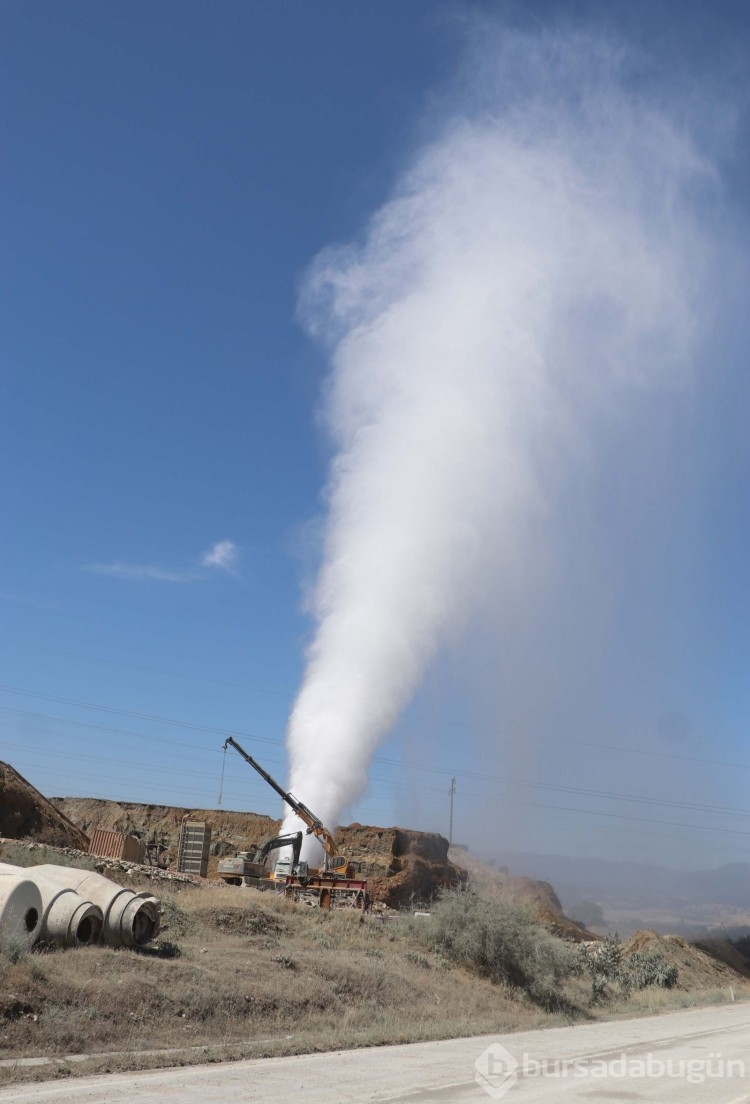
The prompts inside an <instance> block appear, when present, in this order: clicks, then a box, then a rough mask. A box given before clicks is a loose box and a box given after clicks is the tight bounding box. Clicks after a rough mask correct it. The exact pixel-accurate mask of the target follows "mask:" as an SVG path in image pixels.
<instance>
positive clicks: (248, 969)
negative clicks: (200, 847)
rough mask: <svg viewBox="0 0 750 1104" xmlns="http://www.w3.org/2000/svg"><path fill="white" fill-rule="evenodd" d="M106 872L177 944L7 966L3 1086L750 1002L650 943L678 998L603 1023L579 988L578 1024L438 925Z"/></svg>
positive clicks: (39, 856)
mask: <svg viewBox="0 0 750 1104" xmlns="http://www.w3.org/2000/svg"><path fill="white" fill-rule="evenodd" d="M0 857H2V859H3V860H4V861H10V862H15V863H18V864H19V865H28V864H29V863H33V862H36V861H40V860H41V861H58V860H62V861H67V862H68V863H76V864H79V863H81V862H82V861H83V859H82V857H81V856H80V855H78V854H76V853H74V852H70V851H69V852H65V851H62V850H60V851H55V849H53V848H51V847H40V846H39V845H37V844H33V843H32V844H29V843H24V842H9V841H4V842H3V843H2V844H0ZM88 861H89V862H90V863H91V864H92V865H93V864H94V863H95V862H96V860H94V859H89V860H88ZM99 865H100V866H101V864H99ZM485 869H487V870H488V881H489V883H492V881H493V879H492V877H491V876H490V875H491V874H492V873H493V872H491V871H489V868H485ZM105 873H107V874H108V875H109V876H110V877H114V878H115V880H118V881H120V882H122V883H124V884H127V885H130V886H132V887H133V888H138V887H140V886H141V885H142V886H144V887H149V888H151V889H152V890H153V891H154V892H158V893H159V894H160V895H161V897H162V901H163V905H164V916H163V925H164V926H163V931H162V933H161V936H160V938H159V940H158V941H157V942H156V943H155V944H153V945H150V946H148V947H146V948H145V949H143V950H142V951H139V952H134V951H129V950H113V949H111V948H108V947H104V946H101V947H90V948H82V949H79V950H69V951H51V952H49V953H37V952H32V953H25V954H20V955H18V956H17V957H16V956H13V955H11V956H8V955H7V954H6V955H5V956H0V973H1V974H2V986H1V987H0V1084H2V1083H4V1082H9V1081H11V1080H14V1081H15V1080H38V1079H43V1078H49V1077H56V1076H70V1075H83V1074H84V1073H91V1072H97V1071H102V1072H103V1071H108V1070H118V1069H144V1068H154V1067H159V1066H166V1065H184V1064H188V1063H194V1062H206V1061H223V1060H228V1059H237V1058H249V1057H262V1056H271V1055H281V1054H292V1053H308V1052H314V1051H323V1050H336V1049H341V1048H345V1047H353V1046H376V1045H381V1044H385V1043H404V1042H416V1041H420V1040H427V1039H440V1038H454V1037H460V1036H466V1035H474V1034H481V1033H493V1032H507V1031H515V1030H521V1029H530V1028H533V1027H541V1026H545V1025H550V1026H551V1025H554V1024H558V1025H561V1024H563V1023H565V1022H570V1020H571V1018H572V1019H573V1020H574V1021H578V1020H580V1022H584V1021H593V1020H597V1019H606V1018H610V1017H612V1016H620V1015H622V1016H625V1015H628V1016H632V1015H634V1014H638V1013H649V1012H656V1011H661V1010H667V1009H672V1008H680V1007H686V1006H693V1005H698V1004H703V1003H709V1002H713V1001H728V1000H731V999H744V998H745V997H750V982H748V981H747V980H746V978H745V977H743V976H742V973H740V972H738V969H736V968H735V967H737V966H738V963H737V962H734V963H731V964H730V963H729V962H724V961H721V960H720V959H719V958H717V957H715V956H713V955H712V954H709V953H707V952H706V951H703V950H700V949H698V948H695V947H692V946H691V945H690V944H687V943H685V942H684V941H683V940H674V941H672V940H670V939H669V938H668V937H666V938H665V937H660V936H656V935H654V934H653V933H641V934H640V936H639V937H637V938H638V942H637V944H634V946H635V945H637V946H638V947H643V946H645V945H649V944H651V943H653V945H654V946H658V949H659V950H661V951H662V953H665V954H666V955H667V957H669V958H670V960H671V959H674V960H676V961H678V963H679V966H680V978H679V981H678V985H677V987H676V988H675V989H673V990H671V991H665V990H653V989H651V990H645V991H643V992H642V993H637V994H635V995H634V996H633V997H632V998H631V999H630V1000H629V1001H627V1002H624V1001H623V1002H622V1003H621V1004H620V1003H618V1002H617V1001H614V1002H610V1003H609V1004H608V1005H606V1006H604V1007H600V1008H595V1009H592V1008H591V1007H590V1006H589V1003H588V1000H587V994H586V983H585V982H584V980H583V979H572V980H571V981H570V982H569V983H567V984H568V996H569V1006H568V1008H567V1009H566V1012H565V1014H564V1015H563V1014H561V1013H548V1012H545V1011H543V1010H542V1009H540V1008H539V1007H537V1006H535V1005H534V1004H533V1003H532V1002H530V1001H529V1000H528V999H527V998H526V997H525V996H524V995H523V994H522V993H519V992H518V991H513V990H511V989H509V988H506V987H503V986H499V985H497V984H494V983H492V982H491V981H489V980H488V979H486V978H483V977H480V976H477V974H476V973H474V972H470V971H469V970H466V969H463V968H461V967H459V966H457V965H455V964H454V963H452V962H449V961H447V960H446V959H445V958H444V957H443V956H442V955H440V954H437V953H434V952H432V951H430V950H428V949H426V947H425V944H424V941H423V940H422V939H420V938H419V931H418V929H417V928H416V927H415V925H419V924H421V923H424V922H425V920H424V918H419V917H414V916H413V915H412V913H411V911H406V910H405V911H403V912H400V913H396V912H392V911H391V910H383V911H380V912H374V913H372V914H370V915H367V916H362V915H361V914H359V913H356V912H353V911H349V910H341V911H334V912H332V913H324V912H321V911H320V910H318V909H314V908H310V907H304V906H299V905H293V904H290V903H289V902H286V901H284V899H283V898H282V897H280V896H276V895H274V894H272V893H268V892H265V893H261V892H259V891H257V890H253V889H244V888H242V889H241V888H235V887H230V886H225V885H223V884H221V883H218V882H213V881H205V882H200V881H199V880H193V879H189V878H185V877H184V876H177V877H175V876H174V875H170V874H168V873H162V872H157V871H153V872H148V871H146V870H144V869H143V868H138V867H135V866H133V865H132V864H124V863H117V862H110V863H109V864H108V865H107V867H106V868H105ZM477 873H478V871H476V870H475V879H474V880H475V883H476V885H477V888H478V889H480V891H481V888H482V886H481V878H478V877H477ZM155 882H156V883H158V884H157V885H155ZM490 892H497V887H496V886H492V885H490ZM634 938H635V937H634ZM68 1056H70V1057H68ZM39 1058H45V1059H49V1061H47V1062H39V1061H38V1059H39ZM28 1059H35V1060H36V1061H28Z"/></svg>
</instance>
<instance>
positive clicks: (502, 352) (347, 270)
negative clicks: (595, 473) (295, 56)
mask: <svg viewBox="0 0 750 1104" xmlns="http://www.w3.org/2000/svg"><path fill="white" fill-rule="evenodd" d="M503 42H504V45H503V48H502V50H497V51H495V52H494V53H492V54H491V56H490V53H489V51H488V53H487V56H486V59H485V64H484V65H483V66H480V67H478V68H479V71H480V76H478V77H477V78H475V80H476V87H475V88H474V89H473V92H472V95H471V96H470V97H467V99H469V98H470V99H471V101H472V105H473V106H472V107H471V108H470V109H467V110H464V111H463V112H461V113H458V112H454V114H453V117H452V118H451V120H450V122H449V123H448V124H447V125H446V126H445V127H444V128H443V131H442V133H441V136H440V137H439V138H438V139H437V140H436V141H434V142H433V143H432V144H430V145H428V146H427V147H426V148H424V149H423V150H422V151H421V152H420V153H419V154H418V156H417V157H416V158H415V159H414V161H413V164H412V167H411V169H410V170H409V171H408V173H406V174H405V176H404V177H403V179H402V180H401V182H400V184H399V186H398V188H397V189H396V192H395V194H394V197H393V198H392V200H391V201H390V202H388V203H387V204H386V205H385V206H384V207H383V208H382V209H381V210H380V211H378V212H377V213H376V214H375V216H374V217H373V218H372V220H371V222H370V224H369V226H368V227H367V230H366V233H365V235H364V239H363V241H362V242H361V243H359V244H357V245H353V246H351V247H348V248H343V249H333V250H329V251H326V252H325V253H323V254H322V255H321V256H320V257H319V258H318V260H317V262H316V263H315V265H314V267H313V270H312V273H311V275H310V278H309V281H308V286H307V288H306V291H305V295H304V297H303V309H304V312H305V315H306V319H307V321H308V324H309V327H310V329H311V330H312V331H313V332H314V333H316V334H317V335H318V336H321V337H322V338H323V339H324V340H326V341H327V342H328V343H329V344H330V345H331V347H332V354H331V359H332V373H331V379H330V387H329V390H328V392H327V396H326V404H325V412H326V417H327V424H328V426H329V428H330V432H331V434H332V437H333V440H334V443H335V446H336V450H337V451H336V455H335V459H334V461H333V463H332V467H331V472H330V480H329V484H328V519H327V528H326V536H325V546H324V556H323V563H322V567H321V569H320V574H319V577H318V580H317V585H316V587H315V591H314V595H313V599H312V609H313V613H314V617H315V621H316V631H315V635H314V639H313V641H312V644H311V645H310V648H309V651H308V655H307V668H306V672H305V675H304V680H303V683H302V687H301V690H300V692H299V696H298V698H297V700H296V702H295V705H294V709H293V712H292V715H291V719H290V722H289V729H288V746H289V752H290V758H291V778H290V784H291V788H292V790H293V791H294V792H296V793H298V794H299V795H300V796H301V797H302V799H303V800H304V801H305V802H306V803H308V804H309V805H310V807H311V808H312V809H314V810H315V812H316V813H317V814H318V815H320V816H321V817H322V818H323V819H324V820H325V822H326V823H327V824H329V825H330V826H334V825H335V824H336V823H337V822H338V817H339V816H340V814H341V813H342V811H343V810H344V809H345V808H346V806H347V805H348V804H349V803H351V802H352V801H353V800H354V799H356V798H357V797H358V796H359V795H360V794H361V793H362V792H363V790H364V788H365V786H366V780H367V769H368V765H369V763H370V760H371V757H372V755H373V753H374V751H375V749H376V748H377V746H378V744H379V742H380V741H381V740H383V739H384V737H385V736H387V735H388V733H389V731H390V729H391V728H392V726H393V725H394V723H395V722H396V720H397V718H398V716H399V713H400V712H401V710H402V709H403V708H404V706H405V705H406V704H407V703H408V701H409V699H410V698H411V696H412V695H413V693H414V692H415V690H416V688H417V686H418V684H419V682H420V679H421V678H422V676H423V673H424V671H425V668H426V666H427V665H428V664H429V663H430V661H431V659H432V658H433V656H434V655H435V652H436V650H437V649H438V647H439V646H440V644H441V642H443V641H445V639H446V638H447V637H448V636H449V635H450V634H452V633H456V632H457V631H460V629H461V627H462V625H463V624H464V623H465V621H466V619H467V618H468V617H470V616H471V614H472V611H474V610H476V609H477V607H478V605H479V604H481V603H482V600H483V593H485V592H486V591H487V590H488V588H491V590H492V593H493V594H495V595H496V594H497V593H498V590H500V592H501V593H505V594H507V596H508V599H509V600H511V599H512V595H513V591H514V588H515V587H517V586H519V585H521V584H522V582H523V580H524V578H525V576H526V573H527V572H528V571H529V570H531V565H532V564H533V563H534V560H535V555H536V550H535V531H536V530H537V528H538V526H539V524H540V522H541V520H542V519H544V518H545V516H549V514H550V513H554V510H555V509H556V508H557V502H556V498H559V496H560V494H561V493H562V490H561V489H562V488H563V486H564V485H565V482H566V480H567V481H570V480H571V479H572V478H574V475H575V469H576V467H577V466H578V465H580V464H582V463H583V464H585V463H589V462H590V460H591V456H590V452H591V450H592V448H593V447H594V445H593V442H594V440H595V437H596V427H597V424H598V423H599V422H600V421H601V419H602V418H603V417H605V416H606V412H607V411H608V410H610V409H611V408H612V407H613V405H614V404H616V403H617V402H618V399H620V398H622V397H623V396H624V395H626V394H627V393H628V392H629V391H630V390H632V389H636V388H637V389H640V390H643V389H644V388H648V387H664V386H668V387H669V386H674V385H675V384H681V383H683V382H684V381H685V380H686V379H687V378H688V373H689V370H690V359H691V354H692V351H693V347H694V345H695V342H696V340H697V337H698V326H697V321H696V319H697V304H698V302H699V299H700V296H701V289H702V286H703V283H704V281H705V279H706V272H707V267H708V261H709V249H708V242H707V238H708V236H709V235H708V234H706V233H705V232H703V231H701V229H700V221H699V218H698V213H699V211H700V209H701V208H702V207H705V206H706V203H705V200H706V197H707V196H710V192H711V189H712V188H713V186H714V182H713V174H712V170H711V168H710V165H708V164H707V162H706V161H705V160H704V159H703V158H702V157H701V156H699V154H698V153H697V152H696V148H695V145H694V144H693V142H692V141H691V140H690V138H689V136H688V135H687V134H686V133H685V131H684V130H683V129H682V128H681V127H680V126H679V125H678V124H677V123H676V122H675V121H674V120H673V119H672V117H671V115H670V112H669V111H668V110H667V109H666V108H664V107H663V106H662V107H657V106H656V104H655V103H654V102H649V100H648V98H647V97H646V96H645V95H643V94H640V95H636V94H635V93H633V92H632V91H626V88H625V84H626V77H625V75H624V68H625V62H623V59H622V56H621V55H620V54H618V53H617V52H616V51H614V50H610V49H609V48H608V47H607V46H606V45H604V44H603V43H602V42H601V41H598V40H596V39H594V38H592V37H589V36H586V35H577V36H560V35H556V36H544V35H542V36H538V37H536V38H530V37H524V36H520V35H513V36H507V35H506V36H505V37H504V39H503ZM495 45H497V44H495ZM477 105H481V106H477ZM290 824H291V820H290V821H289V822H288V826H289V825H290Z"/></svg>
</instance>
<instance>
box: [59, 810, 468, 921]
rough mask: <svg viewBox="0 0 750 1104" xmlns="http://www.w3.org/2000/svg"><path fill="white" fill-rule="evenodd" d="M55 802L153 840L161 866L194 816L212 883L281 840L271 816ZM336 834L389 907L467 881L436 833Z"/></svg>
mask: <svg viewBox="0 0 750 1104" xmlns="http://www.w3.org/2000/svg"><path fill="white" fill-rule="evenodd" d="M55 803H56V804H57V805H58V806H59V807H60V808H61V809H62V810H63V811H64V812H65V813H66V814H67V816H69V817H70V818H71V820H74V821H75V822H76V824H79V825H80V826H81V828H83V829H84V830H85V831H87V832H93V831H94V830H95V829H96V828H106V829H110V830H114V831H117V832H127V833H129V834H130V835H134V836H138V838H139V839H143V840H149V839H152V838H154V837H155V838H156V840H157V842H161V843H162V844H163V845H164V846H165V848H166V850H165V851H164V853H163V858H162V861H163V862H167V861H168V862H175V861H176V859H177V844H178V840H179V835H180V824H181V822H182V818H183V817H184V816H185V815H188V816H189V817H190V819H191V820H205V821H206V822H207V823H208V824H210V825H211V857H210V860H209V866H208V874H209V877H213V876H215V874H216V867H217V864H218V862H219V859H220V858H221V857H222V856H224V855H235V854H237V852H238V851H252V850H254V849H255V847H256V846H257V845H258V844H260V843H262V842H263V841H264V840H266V839H268V838H269V837H271V836H275V835H277V834H278V831H279V829H280V827H281V821H279V820H272V819H271V818H270V817H267V816H260V815H258V814H256V813H237V812H225V811H223V810H220V809H219V810H217V809H177V808H172V807H170V806H167V805H137V804H133V803H130V802H116V801H104V800H101V799H98V798H83V797H65V798H55ZM334 834H335V836H336V840H337V842H338V844H339V846H340V847H341V850H342V852H343V853H344V854H345V855H346V856H347V857H348V858H351V859H352V860H353V861H354V862H355V863H357V864H358V865H359V867H360V869H361V871H362V873H364V874H365V875H366V877H367V880H368V884H369V889H370V892H371V894H372V897H373V899H374V900H376V901H382V902H383V903H384V904H387V905H389V906H390V907H391V908H399V907H400V906H401V905H402V904H408V903H410V902H412V901H426V900H429V899H430V898H431V897H434V895H435V893H436V892H437V891H438V890H439V889H441V888H442V887H443V886H447V885H457V884H458V883H459V882H461V880H462V878H463V872H462V871H460V870H459V869H458V868H457V867H456V866H454V865H453V863H451V862H450V861H449V859H448V841H447V840H446V839H444V838H443V837H442V836H439V835H437V834H436V833H431V832H415V831H410V830H407V829H404V828H368V827H365V826H364V825H362V824H351V825H349V826H348V827H340V828H337V829H336V831H335V833H334Z"/></svg>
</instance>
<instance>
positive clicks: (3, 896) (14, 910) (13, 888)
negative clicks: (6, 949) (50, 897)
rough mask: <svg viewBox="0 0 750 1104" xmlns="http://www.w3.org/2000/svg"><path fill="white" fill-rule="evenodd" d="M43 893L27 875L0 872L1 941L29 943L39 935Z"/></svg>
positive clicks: (34, 940)
mask: <svg viewBox="0 0 750 1104" xmlns="http://www.w3.org/2000/svg"><path fill="white" fill-rule="evenodd" d="M41 919H42V895H41V893H40V892H39V890H38V888H37V887H36V886H35V885H34V882H33V881H32V880H31V879H30V878H24V877H19V876H18V875H16V874H10V873H2V874H0V942H2V943H6V944H7V943H9V942H10V943H13V942H23V943H26V944H27V945H28V946H32V944H33V943H35V942H36V940H37V937H38V935H39V929H40V926H41V923H40V922H41Z"/></svg>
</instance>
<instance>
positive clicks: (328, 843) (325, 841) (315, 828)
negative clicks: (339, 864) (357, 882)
mask: <svg viewBox="0 0 750 1104" xmlns="http://www.w3.org/2000/svg"><path fill="white" fill-rule="evenodd" d="M228 747H233V748H234V750H235V751H237V752H239V754H240V755H241V756H242V758H243V759H244V760H245V762H247V763H249V764H250V766H251V767H253V769H254V770H256V771H257V772H258V774H259V775H260V776H261V778H263V779H265V781H266V782H267V783H268V785H269V786H271V787H272V788H273V789H274V790H276V793H277V794H278V795H279V797H281V798H282V799H283V800H284V801H285V802H286V803H287V805H289V807H290V808H291V809H293V810H294V812H295V813H296V814H297V816H298V817H299V818H300V820H301V821H303V822H304V823H305V824H306V825H307V831H308V834H312V835H314V836H316V837H317V839H318V840H319V841H320V843H321V845H322V847H323V850H324V851H325V853H326V855H328V857H329V858H330V859H339V860H340V859H341V858H342V856H341V852H340V851H339V849H338V847H337V846H336V841H335V840H334V838H333V836H332V835H331V833H330V832H329V831H328V829H327V828H326V826H325V825H324V824H323V821H322V820H319V818H318V817H316V816H315V814H314V813H313V812H312V811H311V810H310V809H308V807H307V805H303V804H302V802H301V801H298V800H297V798H296V797H295V796H294V794H293V793H289V792H287V791H286V790H283V789H282V788H281V786H280V785H279V784H278V782H277V781H276V779H275V778H272V777H271V775H270V774H269V773H268V771H266V770H264V769H263V767H262V766H261V765H260V763H256V761H255V759H253V757H252V755H250V754H249V753H248V752H247V751H245V749H244V748H243V747H242V746H241V745H240V744H238V743H237V741H236V740H235V739H233V738H232V737H231V736H229V737H228V738H227V739H226V740H225V742H224V750H226V749H227V748H228Z"/></svg>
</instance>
